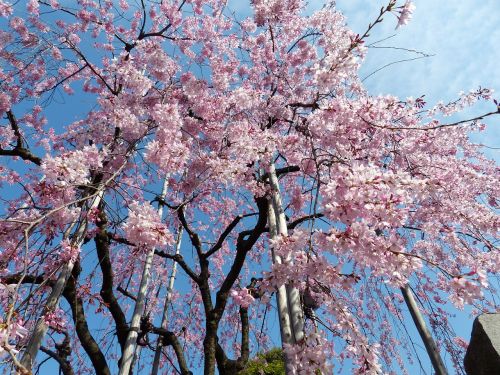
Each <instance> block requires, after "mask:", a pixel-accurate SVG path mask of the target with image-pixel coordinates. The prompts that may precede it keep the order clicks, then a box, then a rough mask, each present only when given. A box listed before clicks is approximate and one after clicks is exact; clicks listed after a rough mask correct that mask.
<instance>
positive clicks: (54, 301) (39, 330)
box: [21, 190, 104, 370]
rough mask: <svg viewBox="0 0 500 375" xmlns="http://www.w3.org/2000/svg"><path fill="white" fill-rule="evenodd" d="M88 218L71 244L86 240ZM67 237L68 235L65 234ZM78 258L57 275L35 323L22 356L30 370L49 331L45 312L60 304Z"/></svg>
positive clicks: (95, 201)
mask: <svg viewBox="0 0 500 375" xmlns="http://www.w3.org/2000/svg"><path fill="white" fill-rule="evenodd" d="M103 195H104V192H103V191H102V190H101V191H100V192H99V193H98V194H97V195H95V196H94V198H93V199H92V203H91V204H90V208H89V211H91V210H93V209H95V208H97V207H98V206H99V204H100V203H101V200H102V197H103ZM87 224H88V222H87V219H86V218H84V219H83V220H82V222H81V223H80V226H79V227H78V229H77V230H76V232H75V233H74V234H73V235H72V241H71V246H74V247H77V248H80V247H81V246H82V244H83V241H84V240H85V234H86V233H87ZM74 226H75V223H73V224H71V225H70V226H69V228H68V229H67V230H66V233H68V234H69V232H70V231H71V229H72V228H73V227H74ZM64 237H66V235H65V236H64ZM75 262H76V259H74V260H73V259H71V260H70V261H69V262H68V263H66V264H65V265H64V266H63V268H62V270H61V273H60V274H59V276H58V277H57V280H56V283H55V284H54V287H53V288H52V291H51V292H50V295H49V298H48V299H47V302H46V303H45V307H44V309H43V312H42V314H41V315H40V317H39V318H38V321H37V322H36V324H35V328H34V330H33V332H32V334H31V336H30V338H29V341H28V344H27V345H26V348H25V349H24V353H23V356H22V358H21V364H22V365H23V366H24V367H25V368H26V369H28V370H31V367H32V366H33V362H34V360H35V358H36V355H37V353H38V350H39V349H40V346H41V345H42V340H43V338H44V337H45V334H46V333H47V329H48V325H47V323H45V314H47V313H49V312H52V311H54V310H55V309H56V308H57V306H58V305H59V299H60V298H61V295H62V293H63V290H64V288H65V286H66V282H67V281H68V278H69V277H70V275H71V273H72V272H73V267H74V266H75Z"/></svg>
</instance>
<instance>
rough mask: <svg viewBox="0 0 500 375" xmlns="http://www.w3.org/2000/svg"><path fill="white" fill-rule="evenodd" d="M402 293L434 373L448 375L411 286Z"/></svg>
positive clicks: (403, 289)
mask: <svg viewBox="0 0 500 375" xmlns="http://www.w3.org/2000/svg"><path fill="white" fill-rule="evenodd" d="M401 292H402V293H403V297H404V299H405V302H406V305H407V306H408V309H409V310H410V314H411V317H412V319H413V322H414V323H415V325H416V326H417V330H418V333H419V334H420V337H421V338H422V341H423V342H424V345H425V349H426V350H427V354H429V358H430V360H431V363H432V366H433V367H434V371H436V375H448V372H447V371H446V367H445V366H444V363H443V360H442V359H441V356H440V355H439V351H438V348H437V346H436V343H435V342H434V339H433V338H432V335H431V333H430V332H429V329H428V328H427V325H426V323H425V320H424V318H423V316H422V314H421V312H420V310H419V308H418V305H417V302H416V301H415V298H414V297H413V293H412V291H411V290H410V287H409V285H408V284H406V285H405V286H404V287H403V288H401Z"/></svg>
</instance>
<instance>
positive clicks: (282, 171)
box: [260, 165, 300, 181]
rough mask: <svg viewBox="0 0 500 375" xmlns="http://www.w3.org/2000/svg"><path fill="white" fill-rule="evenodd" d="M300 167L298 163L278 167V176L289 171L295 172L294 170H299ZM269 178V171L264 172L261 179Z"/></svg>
mask: <svg viewBox="0 0 500 375" xmlns="http://www.w3.org/2000/svg"><path fill="white" fill-rule="evenodd" d="M299 171H300V167H299V166H297V165H290V166H288V167H283V168H277V169H276V176H278V177H279V176H281V175H284V174H288V173H293V172H299ZM268 178H269V173H264V174H263V175H262V177H261V178H260V180H261V181H266V180H267V179H268Z"/></svg>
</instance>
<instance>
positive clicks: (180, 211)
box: [177, 206, 203, 259]
mask: <svg viewBox="0 0 500 375" xmlns="http://www.w3.org/2000/svg"><path fill="white" fill-rule="evenodd" d="M177 216H178V217H179V220H180V222H181V224H182V226H183V227H184V229H185V230H186V232H187V234H188V235H189V239H190V240H191V243H192V244H193V246H194V248H195V249H196V253H197V254H198V257H199V258H200V259H201V258H202V257H203V250H202V247H201V240H200V237H199V236H198V234H197V233H195V232H194V231H193V230H192V229H191V227H190V226H189V224H188V222H187V221H186V216H185V215H184V207H183V206H180V207H179V209H178V210H177Z"/></svg>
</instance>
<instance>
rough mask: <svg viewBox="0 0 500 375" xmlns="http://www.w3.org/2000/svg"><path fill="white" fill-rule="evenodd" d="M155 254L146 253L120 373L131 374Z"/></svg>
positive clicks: (164, 191)
mask: <svg viewBox="0 0 500 375" xmlns="http://www.w3.org/2000/svg"><path fill="white" fill-rule="evenodd" d="M167 187H168V181H167V179H166V178H165V180H164V182H163V189H162V192H161V195H160V198H161V199H162V200H163V199H165V195H166V193H167ZM162 213H163V204H161V202H160V207H159V208H158V214H159V216H160V217H161V216H162ZM154 254H155V249H154V247H153V248H151V249H150V250H149V252H148V253H147V254H146V260H145V261H144V268H143V270H142V277H141V284H140V285H139V292H138V293H137V297H136V300H135V306H134V312H133V314H132V320H131V322H130V329H129V333H128V336H127V341H126V342H125V346H124V348H123V354H122V361H121V365H120V371H119V375H129V372H130V368H131V365H132V362H133V360H134V355H135V351H136V348H137V336H138V334H139V328H140V324H141V317H142V314H143V312H144V305H145V302H146V295H147V290H148V285H149V279H150V277H151V266H152V264H153V258H154Z"/></svg>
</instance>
